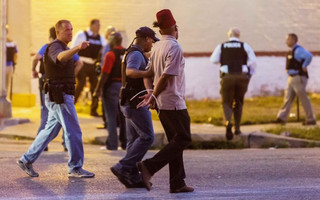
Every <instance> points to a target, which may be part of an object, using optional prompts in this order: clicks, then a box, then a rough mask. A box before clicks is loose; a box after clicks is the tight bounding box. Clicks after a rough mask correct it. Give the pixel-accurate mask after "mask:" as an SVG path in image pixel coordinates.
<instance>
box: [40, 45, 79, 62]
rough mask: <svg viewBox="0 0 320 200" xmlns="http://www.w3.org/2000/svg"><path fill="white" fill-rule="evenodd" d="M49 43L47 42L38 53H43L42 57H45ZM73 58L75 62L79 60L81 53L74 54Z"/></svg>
mask: <svg viewBox="0 0 320 200" xmlns="http://www.w3.org/2000/svg"><path fill="white" fill-rule="evenodd" d="M47 46H48V44H45V45H43V46H42V47H41V49H40V50H39V51H38V54H39V55H41V57H43V55H44V52H45V51H46V48H47ZM73 60H74V61H75V62H77V61H78V60H79V55H78V54H74V55H73Z"/></svg>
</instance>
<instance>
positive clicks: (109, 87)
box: [93, 32, 127, 150]
mask: <svg viewBox="0 0 320 200" xmlns="http://www.w3.org/2000/svg"><path fill="white" fill-rule="evenodd" d="M121 43H122V36H121V34H120V33H119V32H114V33H113V34H112V35H111V36H110V48H111V50H110V51H109V52H108V53H107V54H106V55H105V58H104V63H103V67H102V69H101V71H102V73H101V75H100V78H99V81H98V84H97V87H96V89H95V92H94V95H93V96H95V97H99V96H100V94H101V93H102V101H103V103H102V105H103V106H104V108H103V110H104V112H105V115H106V118H107V120H108V126H107V130H108V137H107V140H106V149H108V150H117V149H118V136H117V116H118V112H119V92H120V88H121V60H122V56H123V54H124V52H125V49H124V48H123V47H122V46H121ZM119 123H120V124H119V126H120V141H121V147H122V148H123V149H125V148H126V143H127V141H126V139H125V138H126V136H125V131H124V130H125V123H124V119H123V121H121V120H120V122H119Z"/></svg>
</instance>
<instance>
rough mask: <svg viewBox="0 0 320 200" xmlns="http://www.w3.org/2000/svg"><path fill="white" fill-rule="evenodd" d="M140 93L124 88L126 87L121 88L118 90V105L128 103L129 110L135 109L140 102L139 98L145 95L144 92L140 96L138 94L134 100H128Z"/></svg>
mask: <svg viewBox="0 0 320 200" xmlns="http://www.w3.org/2000/svg"><path fill="white" fill-rule="evenodd" d="M139 92H140V91H138V90H136V89H133V88H126V87H122V88H121V89H120V96H119V97H120V105H122V106H123V105H124V104H125V103H126V101H129V104H130V108H134V109H136V107H137V105H138V104H139V103H140V102H141V101H142V100H141V99H140V98H139V96H142V95H144V94H146V92H143V93H141V94H139V95H138V96H136V97H135V98H134V99H132V100H131V101H130V99H131V98H132V97H133V96H135V95H136V94H137V93H139Z"/></svg>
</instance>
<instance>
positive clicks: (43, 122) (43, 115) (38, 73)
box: [32, 27, 83, 151]
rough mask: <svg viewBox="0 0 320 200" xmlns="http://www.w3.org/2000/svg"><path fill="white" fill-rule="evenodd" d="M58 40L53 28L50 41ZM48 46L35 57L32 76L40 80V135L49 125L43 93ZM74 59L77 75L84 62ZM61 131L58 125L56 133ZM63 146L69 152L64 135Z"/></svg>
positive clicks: (75, 56)
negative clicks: (44, 56)
mask: <svg viewBox="0 0 320 200" xmlns="http://www.w3.org/2000/svg"><path fill="white" fill-rule="evenodd" d="M56 38H57V35H56V30H55V28H54V27H51V28H50V29H49V41H50V42H52V41H53V40H55V39H56ZM47 46H48V44H45V45H43V46H42V47H41V48H40V50H39V51H38V53H37V54H36V55H35V56H34V58H33V61H32V76H33V78H39V91H40V102H41V122H40V126H39V129H38V132H37V133H39V132H40V131H41V130H42V129H44V127H45V125H46V123H47V119H48V113H49V111H48V108H47V107H46V105H45V100H44V98H45V97H44V96H45V94H44V91H43V85H44V82H45V77H46V76H45V71H44V63H43V55H44V52H45V50H46V48H47ZM73 59H74V61H75V74H76V75H77V73H78V72H79V70H80V69H81V67H82V65H83V64H82V62H81V60H80V59H79V56H78V54H75V55H74V56H73ZM39 62H40V66H39V71H37V70H36V67H37V65H38V63H39ZM60 129H61V125H60V124H58V125H57V126H56V128H55V131H57V132H59V131H60ZM62 141H63V142H62V146H63V147H64V151H67V148H66V146H65V142H64V134H62ZM44 151H48V147H47V148H45V149H44Z"/></svg>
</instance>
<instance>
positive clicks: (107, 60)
mask: <svg viewBox="0 0 320 200" xmlns="http://www.w3.org/2000/svg"><path fill="white" fill-rule="evenodd" d="M114 48H115V49H124V48H123V47H122V46H116V47H114ZM115 62H116V55H115V54H114V52H113V51H109V52H108V53H106V55H105V56H104V62H103V65H102V69H101V71H102V72H103V73H106V74H111V71H112V69H113V67H114V64H115ZM114 80H117V81H121V78H114Z"/></svg>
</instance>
